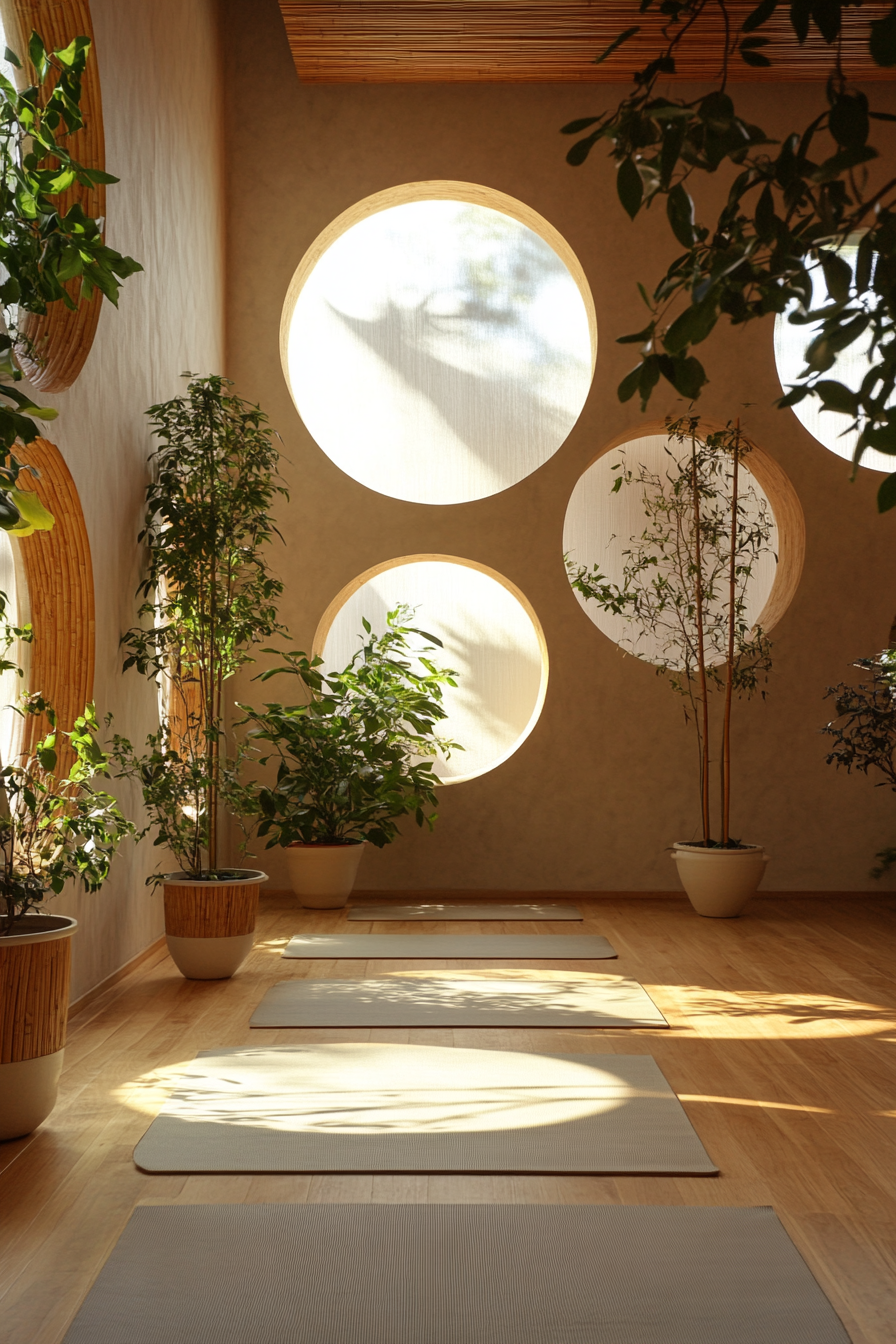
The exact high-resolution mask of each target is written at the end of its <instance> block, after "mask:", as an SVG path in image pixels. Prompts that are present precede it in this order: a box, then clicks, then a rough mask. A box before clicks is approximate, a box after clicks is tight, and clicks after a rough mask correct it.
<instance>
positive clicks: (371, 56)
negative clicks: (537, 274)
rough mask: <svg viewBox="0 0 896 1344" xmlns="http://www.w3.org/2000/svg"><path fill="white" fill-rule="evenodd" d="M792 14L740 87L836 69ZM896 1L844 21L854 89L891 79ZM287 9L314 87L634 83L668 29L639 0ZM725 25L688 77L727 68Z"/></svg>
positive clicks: (738, 12) (697, 43)
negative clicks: (881, 52)
mask: <svg viewBox="0 0 896 1344" xmlns="http://www.w3.org/2000/svg"><path fill="white" fill-rule="evenodd" d="M754 7H755V0H747V2H746V3H741V0H734V3H732V4H730V5H729V10H730V12H731V14H732V15H733V17H734V22H735V23H736V24H738V25H739V24H740V22H741V21H742V20H743V18H744V17H745V16H746V15H747V14H748V13H749V12H750V11H751V10H752V9H753V8H754ZM788 8H789V7H786V6H784V5H782V6H781V12H780V14H775V15H774V16H773V18H772V20H771V21H770V22H769V23H768V24H767V25H766V26H765V27H764V28H763V29H762V34H763V35H764V36H768V37H769V38H771V42H770V44H769V46H768V47H766V48H765V49H764V54H767V55H768V56H770V57H771V59H772V61H773V65H772V68H771V69H770V70H761V69H760V70H757V69H754V68H752V67H750V66H748V65H745V64H744V62H743V61H742V60H741V59H740V58H739V57H737V56H735V57H734V58H733V59H732V61H731V68H730V76H729V77H730V78H731V79H732V80H738V81H740V80H750V81H752V80H760V81H761V80H766V81H768V80H775V81H781V80H823V79H825V78H827V75H828V74H829V72H830V70H831V66H832V63H833V48H831V47H828V46H827V45H826V44H825V43H824V42H823V40H822V39H821V37H820V36H819V35H818V33H817V31H816V30H815V29H814V28H813V30H812V34H811V36H810V38H809V39H808V40H807V42H806V44H805V46H804V47H798V46H797V45H796V43H795V40H794V37H793V32H792V29H791V28H790V23H789V19H788V14H787V10H788ZM889 8H890V5H889V3H880V4H870V5H866V6H864V8H863V9H862V10H861V11H854V10H852V11H850V10H848V11H847V12H846V30H845V36H844V42H843V47H844V57H845V61H846V68H847V71H848V73H849V75H850V77H851V78H852V79H854V80H869V79H875V80H884V79H892V78H893V77H894V72H893V71H892V70H882V69H880V68H879V67H878V66H876V65H875V64H874V63H873V61H872V60H871V58H870V56H869V55H868V50H867V44H868V21H869V19H871V18H879V17H881V16H882V15H883V14H885V13H887V12H888V10H889ZM280 9H281V11H282V14H283V21H284V24H285V26H286V32H287V36H288V38H289V45H290V49H291V51H292V54H293V59H294V60H295V63H296V69H297V71H298V73H299V77H300V78H301V79H302V80H303V81H305V82H307V83H319V84H338V83H353V84H354V83H408V82H419V81H437V82H465V81H477V80H482V81H488V82H500V81H504V80H510V81H520V82H525V81H535V82H581V83H598V82H599V83H606V82H612V83H626V82H628V80H629V79H630V78H631V74H632V72H633V71H634V70H636V69H638V68H639V67H640V66H641V65H643V64H644V63H645V62H646V61H647V60H649V59H650V58H651V57H652V56H654V55H655V54H656V53H657V51H658V49H659V46H660V45H661V42H662V33H661V26H662V21H661V20H660V19H659V18H658V17H657V16H656V15H652V14H647V15H644V16H641V17H640V20H639V16H638V14H637V5H636V4H635V3H634V0H628V2H627V3H619V2H618V0H616V2H615V3H609V4H607V3H602V0H591V2H590V3H589V0H580V2H579V3H571V0H532V3H526V0H514V2H513V3H509V2H507V3H505V2H504V0H478V3H477V0H460V3H455V4H451V3H445V0H441V3H438V2H436V0H391V2H390V3H385V4H383V3H380V0H280ZM639 21H640V23H641V25H642V27H641V32H640V33H639V34H638V35H637V36H636V37H635V38H633V39H632V40H631V41H630V42H629V43H627V44H626V46H625V47H624V48H622V49H621V50H620V51H618V52H616V53H614V55H613V56H612V57H610V59H609V60H608V61H606V62H605V63H604V64H602V65H595V64H594V57H595V56H596V55H597V53H598V52H600V51H602V50H603V49H604V47H606V46H607V45H608V43H609V42H610V41H612V39H613V38H614V37H615V36H616V35H617V34H618V33H620V32H622V31H623V30H624V29H625V28H628V27H630V26H631V25H632V24H633V23H636V22H639ZM722 38H723V27H722V19H721V15H720V13H719V11H718V10H717V9H716V8H715V7H712V8H711V11H710V12H707V14H705V15H703V16H702V17H701V19H700V21H699V23H698V24H695V25H694V28H693V29H692V30H691V33H690V34H689V35H688V39H687V46H686V50H685V51H684V53H683V54H682V56H681V58H680V60H679V74H680V76H681V77H682V78H685V79H692V80H711V79H715V78H716V76H717V75H718V73H719V68H720V61H721V56H720V53H721V49H722Z"/></svg>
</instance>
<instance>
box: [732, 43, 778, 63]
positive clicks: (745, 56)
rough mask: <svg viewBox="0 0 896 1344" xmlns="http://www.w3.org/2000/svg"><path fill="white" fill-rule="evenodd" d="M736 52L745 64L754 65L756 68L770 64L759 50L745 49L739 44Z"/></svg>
mask: <svg viewBox="0 0 896 1344" xmlns="http://www.w3.org/2000/svg"><path fill="white" fill-rule="evenodd" d="M738 53H739V55H740V58H741V60H742V61H744V62H745V63H746V64H747V65H752V66H755V67H756V68H757V69H761V68H762V67H767V66H770V65H771V61H770V60H769V58H768V57H767V56H763V55H762V53H761V52H759V51H745V50H744V48H743V47H742V46H741V47H739V48H738Z"/></svg>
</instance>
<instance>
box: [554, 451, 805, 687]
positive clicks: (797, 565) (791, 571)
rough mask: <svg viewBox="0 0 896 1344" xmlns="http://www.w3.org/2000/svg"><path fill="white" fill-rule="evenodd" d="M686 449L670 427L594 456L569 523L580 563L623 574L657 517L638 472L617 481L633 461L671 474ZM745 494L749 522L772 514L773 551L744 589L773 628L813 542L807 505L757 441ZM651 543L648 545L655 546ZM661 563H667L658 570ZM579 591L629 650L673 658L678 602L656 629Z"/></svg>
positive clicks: (756, 620)
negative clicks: (673, 440) (649, 511)
mask: <svg viewBox="0 0 896 1344" xmlns="http://www.w3.org/2000/svg"><path fill="white" fill-rule="evenodd" d="M670 454H672V456H670ZM678 456H681V449H680V448H679V447H678V446H677V445H675V444H670V443H669V440H668V438H667V436H666V435H665V434H663V433H654V434H648V435H645V436H644V437H642V438H638V439H632V440H629V441H628V442H626V443H622V444H619V445H617V446H614V447H611V448H610V449H608V450H606V451H605V452H603V453H602V454H601V455H600V456H599V457H598V458H597V459H596V460H595V461H594V462H592V463H591V466H590V467H588V469H587V471H586V472H585V473H584V475H582V476H581V477H580V478H579V481H578V482H577V484H576V487H575V489H574V490H573V493H572V496H571V498H570V501H569V505H568V507H567V510H566V519H565V522H564V527H563V550H564V553H565V554H566V555H567V556H568V557H569V559H570V561H571V562H572V564H573V565H574V566H575V567H580V566H584V567H586V568H587V569H588V570H591V569H592V567H593V566H595V565H596V566H597V567H598V569H599V570H600V572H601V573H602V574H603V575H604V577H605V578H606V579H607V580H609V581H610V583H613V584H621V583H622V582H623V578H624V571H625V568H626V565H627V563H629V562H630V555H629V554H627V552H629V553H630V552H631V551H632V549H633V548H635V547H639V546H640V545H641V540H640V539H641V538H642V537H643V536H644V534H645V532H646V531H647V530H648V528H649V527H650V526H651V525H653V524H651V522H650V520H648V518H647V517H646V514H645V509H644V492H645V487H643V486H642V485H640V484H639V483H638V481H637V480H635V481H633V482H632V483H631V484H623V485H622V487H621V488H618V489H614V486H615V483H616V482H617V480H618V479H619V478H620V476H621V474H622V471H623V470H624V469H626V468H628V469H631V470H632V472H633V473H634V474H635V476H636V477H637V476H638V475H639V474H640V472H641V471H642V469H643V471H644V472H646V473H648V474H650V475H651V476H653V477H654V478H655V479H656V478H659V480H660V481H661V482H667V481H668V476H669V474H670V473H672V472H674V461H675V459H676V457H678ZM664 488H667V486H665V485H664ZM738 495H739V501H740V507H741V510H742V517H743V521H744V522H748V521H751V520H756V521H759V520H767V524H768V533H769V536H768V543H767V548H768V553H767V554H764V555H761V556H759V558H758V559H757V560H756V561H755V562H754V563H753V565H752V566H751V568H752V572H751V574H750V577H749V579H748V580H747V582H746V588H745V592H744V599H745V610H744V616H745V619H746V620H747V622H748V624H750V625H754V624H759V625H761V626H762V628H763V630H766V631H768V630H771V628H772V627H773V626H774V624H775V623H776V622H777V621H778V620H779V619H780V617H781V616H782V615H783V613H784V611H785V610H786V608H787V606H788V605H789V603H790V600H791V598H792V596H793V594H794V592H795V591H796V587H797V584H798V582H799V578H800V573H801V571H802V563H803V554H804V549H805V530H804V523H803V516H802V510H801V509H800V505H799V501H798V499H797V497H796V493H795V491H794V489H793V486H792V485H791V484H790V481H789V480H788V478H787V477H786V475H785V474H784V472H783V471H782V470H781V468H780V467H779V466H778V465H777V463H775V462H774V461H773V460H772V459H771V458H769V457H768V456H767V455H766V454H765V453H763V452H762V451H761V450H760V449H759V448H755V447H754V448H753V449H752V451H751V453H750V455H749V457H748V459H747V466H744V467H741V477H740V482H739V490H738ZM643 549H644V550H645V552H647V551H649V546H648V547H646V548H643ZM661 569H662V565H660V567H659V568H658V570H657V573H661ZM575 596H576V598H577V600H578V602H579V604H580V605H581V606H582V608H583V609H584V610H585V612H586V613H587V614H588V616H589V618H590V619H591V620H592V621H593V622H594V624H595V625H596V626H597V627H598V629H599V630H601V631H602V632H603V633H604V634H605V635H606V636H607V637H608V638H609V639H612V640H613V641H614V643H616V644H618V645H619V646H620V648H622V649H624V650H625V651H626V652H627V653H633V654H634V655H635V656H636V657H638V658H641V659H643V660H644V661H646V662H656V663H659V662H663V661H665V660H666V658H667V657H668V654H667V653H665V654H664V649H665V650H668V648H669V647H670V646H674V630H673V629H672V624H671V623H674V622H675V620H676V619H677V618H676V614H675V611H674V609H672V608H670V609H669V610H668V611H667V612H666V613H665V614H663V615H662V617H661V618H660V619H659V620H657V621H656V622H655V625H654V630H655V632H656V633H649V632H648V631H647V630H645V628H644V625H641V624H635V623H633V622H632V621H631V619H630V618H629V617H628V616H627V615H614V614H613V613H612V612H610V611H606V610H604V609H602V608H600V607H598V606H597V605H596V603H595V602H593V601H590V600H588V599H586V598H584V597H583V596H582V595H581V594H580V593H578V592H576V593H575ZM720 600H722V599H720ZM645 624H649V622H647V623H645ZM724 656H725V653H724V649H722V648H718V649H710V650H709V651H708V660H707V661H708V662H709V663H710V665H712V664H718V663H721V662H724Z"/></svg>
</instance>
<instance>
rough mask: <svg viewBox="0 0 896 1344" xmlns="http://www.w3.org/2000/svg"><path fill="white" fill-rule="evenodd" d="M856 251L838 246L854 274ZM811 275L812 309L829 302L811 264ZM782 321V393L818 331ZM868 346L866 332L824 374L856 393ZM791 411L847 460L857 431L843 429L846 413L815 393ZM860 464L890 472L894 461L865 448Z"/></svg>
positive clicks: (778, 348)
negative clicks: (829, 408)
mask: <svg viewBox="0 0 896 1344" xmlns="http://www.w3.org/2000/svg"><path fill="white" fill-rule="evenodd" d="M858 250H859V249H858V244H856V245H855V246H852V247H842V248H841V249H840V251H839V253H838V256H840V257H842V258H843V260H844V261H846V262H848V263H849V265H850V266H851V267H852V269H853V274H855V267H856V257H857V255H858ZM810 275H811V277H812V307H813V309H816V308H823V307H824V306H825V304H826V303H827V302H828V300H829V295H828V287H827V285H826V284H825V279H824V274H823V272H822V269H821V267H820V266H815V267H813V269H812V270H811V271H810ZM789 311H791V310H788V312H789ZM787 319H788V313H779V315H778V316H777V318H776V319H775V363H776V364H777V367H778V377H779V378H780V380H781V386H782V388H783V389H784V391H785V392H786V391H788V390H789V389H790V387H791V385H792V384H794V383H796V382H797V381H798V379H799V376H800V374H801V373H802V371H803V369H804V368H805V364H806V351H807V349H808V348H809V344H810V342H811V341H812V339H813V338H814V336H815V335H816V333H817V331H818V324H817V323H813V324H812V325H810V326H802V325H799V324H795V323H792V322H789V321H788V320H787ZM870 346H871V332H870V331H869V332H866V333H865V335H864V336H861V337H860V338H859V340H857V341H856V342H855V343H854V344H853V345H850V346H848V347H847V348H846V349H845V350H841V351H840V353H839V354H838V355H837V357H836V359H835V360H834V363H833V365H832V367H831V368H830V369H828V370H827V371H826V372H825V374H824V377H825V378H830V379H833V380H834V381H835V382H838V383H843V384H844V386H846V387H848V388H849V389H850V390H851V391H853V392H857V391H858V390H859V388H860V387H861V386H862V381H863V379H864V377H865V375H866V373H867V372H868V370H869V368H870V367H871V365H870V362H869V359H868V351H869V349H870ZM792 410H793V413H794V415H795V416H796V418H797V419H798V420H799V422H800V424H801V425H803V426H804V428H805V429H807V430H808V431H809V433H810V434H811V435H812V436H813V438H816V439H817V440H818V442H819V443H821V444H824V446H825V448H829V449H830V450H831V452H832V453H836V454H837V456H838V457H844V458H846V459H847V461H850V462H851V461H852V458H853V454H854V453H855V450H856V444H857V442H858V437H859V435H858V431H857V430H854V429H848V428H847V426H848V425H850V424H852V421H853V417H852V416H851V415H848V414H840V413H839V412H837V411H823V410H822V409H821V402H820V401H819V400H818V398H817V397H804V398H803V400H802V401H799V402H797V404H796V405H795V406H794V407H792ZM860 465H861V466H863V467H870V468H871V469H872V471H885V472H887V474H888V475H889V473H890V472H891V471H892V470H893V459H892V457H888V456H887V454H886V453H879V452H877V450H876V449H874V448H866V450H865V452H864V453H863V454H862V461H861V463H860Z"/></svg>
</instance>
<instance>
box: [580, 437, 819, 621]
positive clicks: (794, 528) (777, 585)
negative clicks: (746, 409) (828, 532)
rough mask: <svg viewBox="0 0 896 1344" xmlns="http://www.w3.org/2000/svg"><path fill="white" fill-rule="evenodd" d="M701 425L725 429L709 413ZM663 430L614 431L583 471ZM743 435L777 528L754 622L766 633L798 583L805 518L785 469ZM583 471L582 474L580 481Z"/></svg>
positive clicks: (803, 553)
mask: <svg viewBox="0 0 896 1344" xmlns="http://www.w3.org/2000/svg"><path fill="white" fill-rule="evenodd" d="M700 424H701V425H702V427H703V428H704V429H705V430H706V431H708V432H709V433H711V434H712V433H716V432H717V431H718V430H722V429H724V428H725V426H724V424H723V423H722V422H721V421H720V420H713V419H711V418H710V417H708V416H701V417H700ZM665 433H666V426H665V424H664V423H663V422H662V421H660V420H648V421H645V423H644V424H642V425H639V426H638V428H637V430H634V431H633V430H631V429H628V430H626V431H625V432H624V433H622V434H617V435H616V437H615V438H614V439H611V440H610V442H609V443H607V444H605V445H604V447H603V448H601V450H600V451H599V452H597V453H595V454H594V456H593V457H592V459H591V461H590V462H589V463H588V465H587V466H586V467H585V471H588V470H589V468H590V467H593V466H594V463H595V462H597V461H598V459H599V458H601V457H604V456H605V455H606V454H607V453H611V452H612V451H613V449H614V448H622V447H623V446H624V445H625V444H628V443H635V442H636V441H637V440H638V439H646V438H648V437H649V436H650V435H652V434H665ZM742 433H743V431H742ZM743 438H744V439H745V441H746V442H747V443H748V444H749V445H750V457H749V460H748V463H747V470H748V471H749V472H750V474H751V475H752V476H754V477H755V478H756V480H757V482H758V483H759V485H760V486H761V487H762V489H763V490H764V491H765V493H766V496H767V497H768V502H769V504H770V505H771V508H772V513H773V514H774V517H775V523H776V524H777V528H778V563H777V565H776V566H775V578H774V582H773V583H772V590H771V592H770V593H769V595H768V601H767V602H766V604H765V606H764V607H763V608H762V611H761V612H760V613H759V618H758V620H757V622H756V624H757V626H759V627H760V628H761V629H762V630H763V631H765V632H766V633H768V632H769V631H770V630H773V629H774V627H775V626H776V625H777V624H778V622H779V621H780V620H781V618H782V616H783V615H784V613H785V612H786V611H787V608H788V607H789V606H790V604H791V602H792V601H793V599H794V596H795V594H796V590H797V588H798V587H799V585H800V579H801V578H802V575H803V565H804V563H805V559H806V519H805V515H804V514H803V506H802V505H801V504H800V499H799V495H798V494H797V492H796V490H795V489H794V487H793V483H792V481H791V479H790V477H789V476H788V475H787V473H786V472H785V470H784V468H783V467H782V466H781V465H780V463H778V462H777V461H776V460H775V459H774V458H773V457H771V456H770V455H769V454H768V453H767V452H766V451H765V449H763V448H760V446H759V444H758V443H756V442H755V440H754V439H752V438H751V437H750V435H749V434H746V433H743ZM585 471H583V472H582V473H581V475H580V477H579V479H580V480H581V477H582V476H584V474H585Z"/></svg>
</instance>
